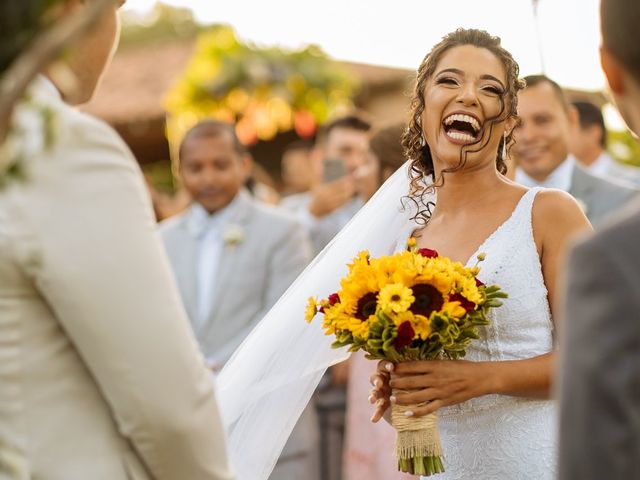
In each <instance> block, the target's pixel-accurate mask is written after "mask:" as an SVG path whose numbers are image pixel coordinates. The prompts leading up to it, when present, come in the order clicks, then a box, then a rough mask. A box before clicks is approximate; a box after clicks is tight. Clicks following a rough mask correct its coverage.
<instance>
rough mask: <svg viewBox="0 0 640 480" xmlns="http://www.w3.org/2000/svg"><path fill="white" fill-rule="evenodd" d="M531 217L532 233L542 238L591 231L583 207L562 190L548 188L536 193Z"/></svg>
mask: <svg viewBox="0 0 640 480" xmlns="http://www.w3.org/2000/svg"><path fill="white" fill-rule="evenodd" d="M531 217H532V219H531V220H532V223H533V229H534V232H536V233H539V234H542V236H543V237H544V236H546V234H547V233H549V232H550V233H552V234H553V235H554V236H564V235H573V234H575V233H578V232H581V231H584V230H590V229H591V224H590V223H589V220H588V219H587V217H586V216H585V214H584V211H583V207H582V206H581V205H580V204H579V203H578V201H577V200H576V199H575V198H573V197H572V196H571V195H569V194H568V193H567V192H564V191H562V190H556V189H551V188H549V189H544V190H542V191H540V192H538V194H537V195H536V199H535V201H534V203H533V208H532V211H531ZM563 234H564V235H563Z"/></svg>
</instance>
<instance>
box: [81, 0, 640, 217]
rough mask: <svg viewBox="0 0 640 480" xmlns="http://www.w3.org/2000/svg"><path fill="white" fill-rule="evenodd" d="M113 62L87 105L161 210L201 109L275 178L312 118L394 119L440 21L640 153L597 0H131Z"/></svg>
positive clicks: (622, 151) (618, 150) (400, 115)
mask: <svg viewBox="0 0 640 480" xmlns="http://www.w3.org/2000/svg"><path fill="white" fill-rule="evenodd" d="M122 20H123V35H122V40H121V44H120V48H119V51H118V53H117V54H116V57H115V59H114V62H113V65H112V67H111V68H110V69H109V70H108V73H107V75H106V77H105V78H104V81H103V83H102V85H101V87H100V89H99V90H98V92H97V95H96V97H95V98H94V99H93V101H92V102H91V103H90V104H88V105H87V106H86V107H84V108H85V109H86V110H87V111H89V112H90V113H92V114H94V115H97V116H98V117H101V118H102V119H104V120H106V121H107V122H109V123H110V124H111V125H112V126H114V127H115V128H116V130H118V132H119V133H120V134H121V135H122V136H123V138H124V139H125V141H126V142H127V143H128V144H129V146H130V148H131V149H132V150H133V152H134V154H135V156H136V158H137V159H138V161H139V162H140V164H141V166H142V168H143V170H144V172H145V175H146V177H147V179H148V181H149V184H150V186H151V187H152V192H153V194H154V200H155V202H156V206H157V213H158V216H159V218H164V217H166V216H168V215H170V214H172V213H175V212H176V211H178V210H180V209H181V208H182V207H183V206H184V200H181V199H180V198H179V196H178V198H176V195H175V193H176V191H177V190H178V185H177V184H176V180H175V178H174V176H173V175H172V168H171V165H172V163H171V159H172V151H173V149H174V148H175V145H176V143H177V140H178V139H179V138H180V136H181V135H182V134H183V133H184V131H185V130H186V129H188V128H189V127H190V126H192V125H193V124H194V123H195V122H197V121H198V120H199V119H201V118H203V117H215V118H219V119H224V120H228V121H233V122H236V124H237V131H238V135H239V137H240V138H241V140H242V141H243V142H244V143H245V144H247V145H249V147H250V150H251V153H252V155H253V157H254V161H255V164H256V172H254V175H255V176H256V177H257V178H258V180H259V181H260V182H261V183H263V184H267V185H268V186H270V187H272V188H273V189H274V190H275V191H276V192H277V191H280V190H281V189H282V188H283V183H282V177H281V171H280V168H281V167H280V166H281V162H280V159H281V156H282V152H283V149H284V147H285V146H286V145H288V144H290V143H291V142H292V141H295V140H297V139H313V137H314V135H315V133H316V129H317V127H318V125H321V124H322V123H324V122H325V121H326V120H327V119H329V118H331V117H332V116H335V115H337V114H340V113H343V112H345V111H349V110H351V109H353V108H356V109H358V110H362V111H364V112H366V113H369V114H370V116H371V118H372V119H373V120H374V123H375V122H384V123H391V122H394V121H404V120H405V118H406V111H407V107H408V99H409V96H408V95H409V92H410V91H411V88H412V79H413V76H414V72H415V69H416V68H417V66H418V65H419V64H420V62H421V60H422V58H423V57H424V55H425V54H426V53H427V52H428V51H429V50H430V48H431V47H432V46H433V45H434V44H435V43H437V42H438V41H439V39H440V38H441V37H442V36H443V35H444V34H446V33H447V32H449V31H451V30H453V29H455V28H457V27H475V28H482V29H486V30H487V31H489V32H491V33H492V34H495V35H498V36H500V37H501V38H502V41H503V44H504V46H505V47H506V48H507V49H508V50H510V51H511V52H512V53H513V54H514V56H515V58H516V60H517V61H518V62H519V63H520V67H521V74H522V75H523V76H524V75H528V74H534V73H541V72H543V73H545V74H546V75H548V76H549V77H551V78H552V79H554V80H556V81H557V82H559V83H560V84H561V85H562V86H563V87H565V88H566V90H567V94H568V97H569V100H571V101H576V100H586V101H590V102H592V103H594V104H596V105H598V106H600V107H602V109H603V112H604V115H605V122H606V124H607V127H608V129H609V131H610V133H609V142H608V150H609V152H610V154H611V155H612V156H613V157H614V158H615V159H616V160H617V161H619V162H621V163H622V164H627V165H640V152H639V151H638V148H637V146H636V144H635V142H633V140H632V139H631V138H630V136H629V134H628V133H627V132H626V130H625V129H624V125H623V123H622V121H621V120H620V118H619V117H618V115H617V114H616V113H615V111H614V109H613V108H612V107H611V106H610V105H609V104H608V101H607V96H606V93H605V80H604V76H603V74H602V71H601V69H600V65H599V60H598V44H599V34H598V0H563V1H553V0H511V1H505V0H485V1H483V2H477V1H472V0H459V1H457V2H456V3H455V8H453V9H452V8H451V4H450V3H448V2H431V1H421V0H415V1H414V0H401V1H399V2H383V1H379V0H369V1H366V2H365V1H364V0H351V1H348V2H345V1H344V0H343V1H339V0H326V1H325V2H322V3H301V2H293V1H290V0H274V1H272V2H250V1H247V0H235V1H233V2H217V1H216V2H202V1H200V2H197V1H195V0H166V1H165V2H163V3H159V2H155V1H154V0H128V1H127V3H126V5H125V7H124V8H123V10H122Z"/></svg>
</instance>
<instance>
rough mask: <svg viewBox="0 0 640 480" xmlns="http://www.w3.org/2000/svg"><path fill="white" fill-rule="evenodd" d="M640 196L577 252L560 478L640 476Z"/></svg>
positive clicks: (566, 325)
mask: <svg viewBox="0 0 640 480" xmlns="http://www.w3.org/2000/svg"><path fill="white" fill-rule="evenodd" d="M639 245H640V203H637V202H634V205H632V206H630V207H629V210H628V211H625V212H624V213H623V217H622V218H620V219H619V221H618V222H617V223H615V224H611V225H609V226H607V227H605V228H604V229H603V230H602V231H600V232H599V233H597V234H596V235H594V236H593V237H592V238H590V239H588V240H586V241H583V242H582V243H580V244H578V245H577V247H576V248H575V249H574V251H573V252H572V254H571V258H570V262H569V276H568V286H567V294H566V300H565V306H564V311H565V317H566V318H565V321H564V322H563V324H561V327H562V328H563V331H561V334H562V339H561V341H562V348H561V351H560V353H561V368H560V378H559V394H560V404H561V410H560V452H559V461H560V466H559V472H560V476H559V478H560V479H561V480H573V479H578V478H579V479H581V480H591V479H593V480H596V479H598V480H600V479H602V478H610V479H622V478H624V479H627V478H640V313H639V312H640V295H639V293H640V252H639V251H638V248H639V247H638V246H639Z"/></svg>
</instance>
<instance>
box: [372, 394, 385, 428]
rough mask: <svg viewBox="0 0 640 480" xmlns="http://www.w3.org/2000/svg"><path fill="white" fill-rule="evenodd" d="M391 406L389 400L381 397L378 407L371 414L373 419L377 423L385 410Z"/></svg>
mask: <svg viewBox="0 0 640 480" xmlns="http://www.w3.org/2000/svg"><path fill="white" fill-rule="evenodd" d="M387 408H389V402H388V401H387V400H384V399H380V400H378V401H377V403H376V409H375V411H374V412H373V415H372V416H371V421H372V422H373V423H377V422H378V421H380V419H381V418H382V417H383V416H384V412H385V411H386V410H387Z"/></svg>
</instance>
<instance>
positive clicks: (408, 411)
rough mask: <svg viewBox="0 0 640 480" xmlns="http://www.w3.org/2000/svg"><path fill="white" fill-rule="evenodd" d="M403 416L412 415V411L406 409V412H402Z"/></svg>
mask: <svg viewBox="0 0 640 480" xmlns="http://www.w3.org/2000/svg"><path fill="white" fill-rule="evenodd" d="M404 416H405V417H413V412H412V411H411V410H407V411H406V412H404Z"/></svg>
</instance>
